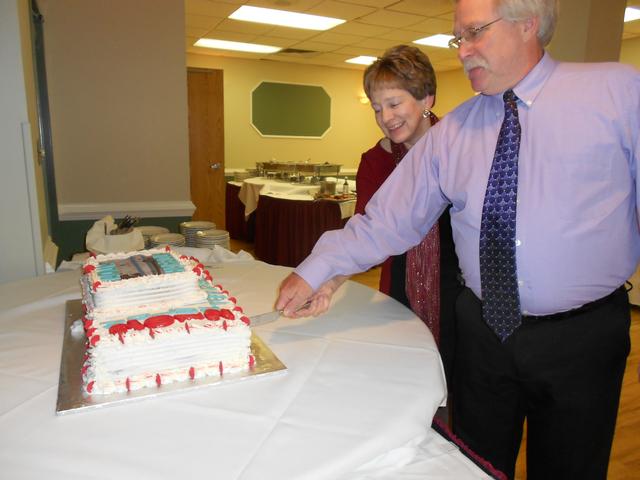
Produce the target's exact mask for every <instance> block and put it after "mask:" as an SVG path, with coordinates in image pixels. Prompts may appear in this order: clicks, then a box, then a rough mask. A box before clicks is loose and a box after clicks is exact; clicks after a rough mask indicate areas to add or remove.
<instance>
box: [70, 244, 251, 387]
mask: <svg viewBox="0 0 640 480" xmlns="http://www.w3.org/2000/svg"><path fill="white" fill-rule="evenodd" d="M81 285H82V299H83V306H84V311H85V314H84V317H83V323H84V328H85V334H86V337H87V352H86V355H85V362H84V366H83V368H82V376H83V381H84V388H85V391H86V392H87V393H88V394H108V393H114V392H127V391H130V390H137V389H139V388H144V387H159V386H161V385H164V384H167V383H172V382H182V381H190V380H193V379H196V378H201V377H203V376H208V375H224V374H225V373H229V372H234V371H242V370H247V369H249V368H251V367H252V366H253V364H254V362H255V359H254V357H253V355H252V354H251V350H250V344H251V329H250V327H249V323H250V322H249V318H247V317H246V316H245V315H243V313H242V308H241V307H239V306H237V305H236V300H235V298H233V297H231V296H229V292H227V291H226V290H224V289H223V288H222V287H221V286H220V285H214V284H213V279H212V278H211V274H210V273H209V272H208V271H207V270H206V269H205V268H204V266H203V265H202V264H201V263H199V261H198V260H197V259H196V258H194V257H186V256H177V255H176V254H175V253H174V252H172V251H171V250H170V249H169V248H166V249H153V250H145V251H141V252H130V253H118V254H107V255H98V256H97V257H91V258H89V259H88V260H87V261H86V262H85V264H84V266H83V274H82V277H81Z"/></svg>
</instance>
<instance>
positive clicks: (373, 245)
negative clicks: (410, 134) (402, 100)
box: [276, 0, 640, 480]
mask: <svg viewBox="0 0 640 480" xmlns="http://www.w3.org/2000/svg"><path fill="white" fill-rule="evenodd" d="M556 17H557V0H458V1H457V2H456V13H455V21H454V33H455V34H456V38H455V39H454V41H453V46H454V47H458V56H459V58H460V60H461V62H462V63H463V66H464V68H465V71H466V73H467V75H468V77H469V80H470V81H471V85H472V87H473V89H474V90H475V91H478V92H480V93H481V95H477V96H476V97H474V98H472V99H470V100H469V101H467V102H465V103H463V104H462V105H460V106H459V107H458V108H456V109H455V110H454V111H453V112H451V113H449V114H448V115H446V116H445V117H444V119H443V120H442V121H441V122H440V123H438V124H437V125H436V126H434V127H433V128H431V129H430V130H429V132H428V133H427V135H425V137H423V138H422V139H421V140H420V141H419V142H418V143H417V144H416V145H415V146H414V148H412V149H411V150H410V151H409V153H408V154H407V158H406V159H405V160H403V161H402V162H401V163H400V165H399V166H398V168H396V170H395V171H394V172H393V174H392V175H391V176H390V177H389V179H388V180H387V181H386V182H385V184H384V185H383V186H382V187H381V188H380V190H379V191H378V193H377V194H376V195H375V196H374V197H373V198H372V200H371V201H370V203H369V205H368V207H367V209H366V215H364V216H361V215H357V216H355V217H354V218H352V219H351V221H350V222H349V223H348V224H347V225H346V227H345V228H344V229H343V230H339V231H333V232H328V233H326V234H325V235H323V237H322V238H321V239H320V240H319V241H318V243H317V244H316V246H315V248H314V250H313V252H312V253H311V255H310V256H309V257H308V258H307V259H306V260H304V261H303V262H302V263H301V264H300V265H299V266H298V268H297V269H296V270H295V272H294V273H292V274H291V275H290V276H289V277H287V278H286V279H285V280H284V281H283V283H282V285H281V287H280V294H279V297H278V300H277V302H276V308H278V309H284V310H285V315H288V316H292V317H295V316H302V315H309V314H311V315H313V314H317V313H319V312H321V311H323V310H324V309H326V308H327V305H328V299H329V298H330V296H331V294H332V292H333V291H334V290H335V288H337V286H338V285H339V284H340V283H341V282H342V279H343V278H344V275H351V274H353V273H357V272H361V271H364V270H366V269H367V268H369V267H370V266H372V265H376V264H379V263H381V262H382V261H383V260H384V259H385V258H386V257H388V256H389V255H397V254H399V253H401V252H404V251H406V250H407V249H409V248H410V247H412V246H413V245H415V244H417V243H418V242H419V241H420V240H421V239H422V238H423V236H424V235H425V233H426V232H427V231H428V230H429V228H430V227H431V225H432V224H433V223H434V222H435V221H437V219H438V217H439V216H440V214H441V213H442V211H443V210H444V209H445V208H446V206H447V205H449V204H451V205H452V208H451V223H452V227H453V235H454V240H455V244H456V250H457V253H458V257H459V259H460V266H461V268H462V271H463V275H464V280H465V282H466V286H467V288H466V289H465V291H464V292H463V293H462V294H461V296H460V298H459V299H458V305H457V310H458V327H457V328H458V332H459V338H458V342H457V349H456V352H457V358H456V365H455V371H454V381H453V383H454V391H455V392H456V395H455V396H454V398H453V411H454V416H453V419H454V425H453V427H454V432H455V433H456V434H457V435H458V436H460V437H461V438H462V440H463V441H465V442H466V443H467V444H468V445H469V446H470V447H471V448H472V449H473V450H475V451H476V452H477V453H478V454H480V455H481V456H483V457H485V458H486V459H487V460H489V461H490V462H492V463H493V465H494V466H495V467H497V468H498V469H500V470H502V471H503V472H505V473H506V474H507V476H509V477H513V475H514V468H515V461H516V458H517V455H518V449H519V446H520V441H521V436H522V429H523V422H524V419H525V418H526V419H527V425H528V427H527V428H528V430H527V447H528V448H527V460H528V465H527V471H528V478H529V479H530V480H531V479H538V478H545V479H546V478H563V479H564V478H566V479H573V478H579V479H581V480H584V479H589V478H606V473H607V466H608V460H609V453H610V449H611V442H612V439H613V432H614V428H615V420H616V414H617V409H618V402H619V395H620V389H621V383H622V376H623V373H624V367H625V362H626V357H627V355H628V352H629V348H630V341H629V322H630V315H629V304H628V298H627V294H626V292H625V290H624V288H623V285H624V283H625V280H626V279H627V278H629V277H630V276H631V275H632V273H633V272H634V271H635V268H636V265H637V264H638V260H639V258H640V228H639V218H640V211H639V205H640V185H639V183H640V182H639V181H638V157H639V155H640V74H639V73H638V72H637V71H636V70H634V69H633V68H630V67H626V66H623V65H620V64H617V63H601V64H577V63H575V64H574V63H559V62H556V61H555V60H553V59H552V58H551V57H550V56H549V55H548V53H546V52H545V51H544V47H545V46H546V45H547V44H548V43H549V41H550V39H551V36H552V34H553V30H554V27H555V23H556ZM509 89H513V91H514V92H515V94H516V96H517V98H518V100H517V110H518V117H519V122H520V125H521V131H522V135H521V141H520V150H519V157H518V194H517V195H518V196H517V215H516V238H515V241H514V243H515V251H516V267H517V289H518V294H519V298H520V308H521V313H522V317H521V323H520V326H519V327H518V328H517V329H516V330H515V331H514V332H513V333H512V334H511V335H510V336H508V338H506V339H505V340H504V341H501V340H500V339H499V338H498V337H497V336H496V335H495V334H494V332H493V330H491V329H490V328H489V327H488V326H487V324H486V323H485V322H484V321H483V315H482V300H481V299H482V289H481V282H480V262H479V238H480V224H481V217H482V210H483V202H484V195H485V190H486V187H487V179H488V177H489V172H490V169H491V165H492V161H493V155H494V150H495V148H496V142H497V139H498V132H499V130H500V127H501V124H502V121H503V118H504V102H503V98H502V95H503V93H504V92H505V91H506V90H509ZM309 299H310V300H311V303H310V306H308V307H307V308H305V309H303V310H301V311H299V312H297V313H296V312H295V311H296V309H297V308H298V307H300V306H301V305H303V304H304V302H305V301H307V300H309Z"/></svg>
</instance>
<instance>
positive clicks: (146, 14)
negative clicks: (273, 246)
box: [38, 0, 189, 204]
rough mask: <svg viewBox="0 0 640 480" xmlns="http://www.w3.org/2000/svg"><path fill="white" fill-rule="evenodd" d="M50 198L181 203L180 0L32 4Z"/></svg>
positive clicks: (184, 176)
mask: <svg viewBox="0 0 640 480" xmlns="http://www.w3.org/2000/svg"><path fill="white" fill-rule="evenodd" d="M38 4H39V6H40V10H41V13H42V14H43V15H44V18H45V23H44V30H45V49H46V64H47V76H48V83H49V95H50V96H49V99H50V107H51V122H52V132H53V145H54V154H55V170H56V172H55V173H56V188H57V194H58V203H59V204H75V203H101V202H144V201H156V200H161V201H174V200H187V201H188V200H189V161H188V132H187V94H186V71H185V52H184V4H183V1H182V0H163V1H156V0H135V1H129V0H111V1H108V2H104V1H100V0H39V2H38Z"/></svg>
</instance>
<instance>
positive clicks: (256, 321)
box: [249, 300, 311, 327]
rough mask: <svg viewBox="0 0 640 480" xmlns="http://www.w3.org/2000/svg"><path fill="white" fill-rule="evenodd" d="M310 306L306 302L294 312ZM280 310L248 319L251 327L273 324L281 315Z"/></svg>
mask: <svg viewBox="0 0 640 480" xmlns="http://www.w3.org/2000/svg"><path fill="white" fill-rule="evenodd" d="M309 305H311V300H307V301H306V302H305V303H304V304H302V305H301V306H300V307H298V308H297V309H296V312H299V311H300V310H303V309H305V308H307V307H308V306H309ZM282 312H283V311H282V310H272V311H271V312H266V313H261V314H259V315H254V316H253V317H249V320H250V321H251V326H252V327H257V326H258V325H264V324H266V323H271V322H275V321H276V320H278V319H279V318H280V316H281V315H282Z"/></svg>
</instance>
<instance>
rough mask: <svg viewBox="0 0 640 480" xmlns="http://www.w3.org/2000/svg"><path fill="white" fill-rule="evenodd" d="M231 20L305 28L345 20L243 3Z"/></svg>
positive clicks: (319, 26)
mask: <svg viewBox="0 0 640 480" xmlns="http://www.w3.org/2000/svg"><path fill="white" fill-rule="evenodd" d="M229 18H231V19H233V20H242V21H244V22H256V23H266V24H269V25H279V26H281V27H290V28H302V29H305V30H329V29H330V28H333V27H335V26H336V25H340V24H341V23H344V22H345V21H346V20H342V19H340V18H331V17H321V16H319V15H309V14H306V13H296V12H288V11H286V10H275V9H272V8H262V7H252V6H249V5H243V6H241V7H240V8H239V9H237V10H236V11H235V12H233V13H232V14H231V15H229Z"/></svg>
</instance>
